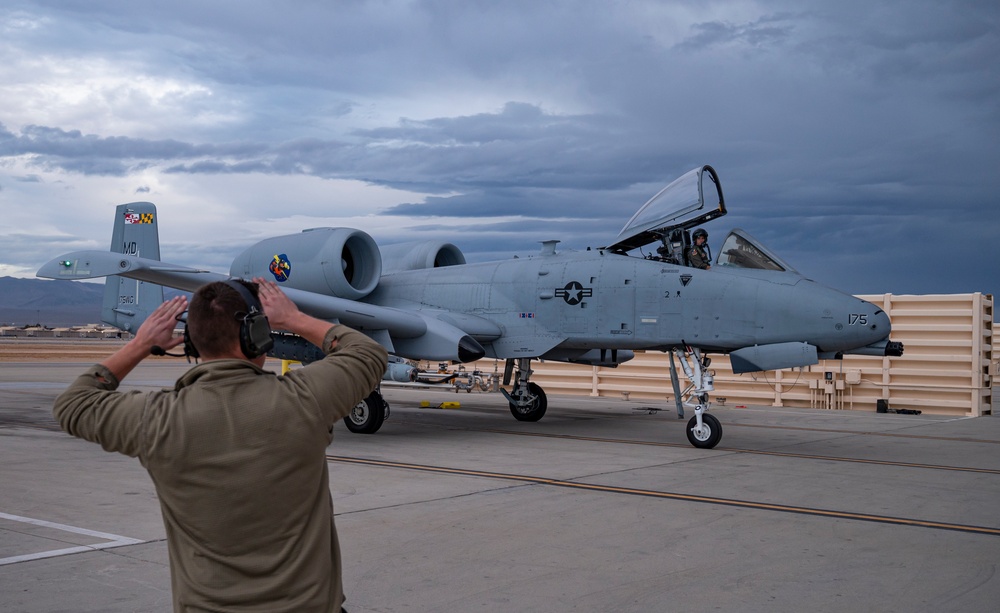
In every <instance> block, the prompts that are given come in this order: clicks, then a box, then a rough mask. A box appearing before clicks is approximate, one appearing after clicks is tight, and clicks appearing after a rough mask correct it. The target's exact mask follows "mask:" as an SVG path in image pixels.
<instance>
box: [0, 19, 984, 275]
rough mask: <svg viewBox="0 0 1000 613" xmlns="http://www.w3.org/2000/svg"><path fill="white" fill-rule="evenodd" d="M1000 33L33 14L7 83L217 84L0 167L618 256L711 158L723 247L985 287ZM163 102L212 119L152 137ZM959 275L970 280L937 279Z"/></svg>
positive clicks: (845, 26)
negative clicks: (153, 177)
mask: <svg viewBox="0 0 1000 613" xmlns="http://www.w3.org/2000/svg"><path fill="white" fill-rule="evenodd" d="M998 15H1000V10H998V9H997V7H996V6H995V4H994V3H987V2H975V1H963V0H958V1H956V2H950V3H939V2H931V1H930V0H905V1H904V0H899V1H896V0H877V1H875V2H870V1H864V2H862V1H860V0H846V1H845V2H838V3H827V2H810V1H806V2H797V1H796V2H791V1H784V0H769V1H767V2H763V3H742V2H724V3H722V4H715V5H705V4H704V3H695V2H648V3H647V2H630V3H608V2H603V1H599V2H561V1H553V2H545V3H538V2H504V3H496V2H468V3H452V2H392V1H390V0H387V1H385V2H346V3H335V4H333V5H324V4H323V3H309V2H297V3H290V4H284V3H281V4H279V3H272V2H262V1H253V2H245V3H238V4H235V3H227V2H219V3H209V4H207V5H206V4H204V3H195V2H188V1H186V0H178V2H173V3H170V4H169V5H156V6H146V5H141V4H135V3H124V2H107V3H92V2H61V3H38V2H20V1H16V0H15V2H13V3H10V4H9V5H8V6H7V8H5V9H0V18H3V17H4V16H6V17H7V19H8V22H7V23H8V25H9V26H10V27H11V28H13V29H10V30H8V31H7V32H5V33H4V35H5V36H4V40H6V41H11V42H7V43H4V44H7V45H9V46H8V47H5V49H7V50H8V52H9V50H11V49H14V50H16V51H17V53H16V54H11V61H10V62H8V63H9V64H10V65H17V61H16V60H21V61H23V58H35V57H52V58H55V59H56V60H59V59H60V58H69V59H73V58H75V57H77V56H80V57H97V58H99V59H102V60H105V61H109V62H110V61H112V60H109V59H108V58H113V59H114V61H121V60H119V58H127V61H126V63H125V64H122V65H124V66H128V67H130V68H134V69H135V71H136V73H137V74H149V75H152V76H153V77H154V79H172V80H176V81H178V82H183V83H193V84H195V85H199V86H201V87H193V88H190V89H184V88H180V89H179V90H178V91H177V92H172V91H171V92H168V93H167V94H163V97H164V99H163V100H160V99H156V100H154V101H153V102H150V101H149V100H147V99H146V98H147V97H148V96H152V95H153V94H147V93H145V92H144V91H143V90H141V89H135V90H128V91H124V92H123V91H119V90H114V91H111V92H110V93H107V92H104V93H103V94H102V96H103V97H100V96H99V97H98V98H99V99H98V100H97V101H96V102H97V104H96V105H95V107H94V108H96V109H103V108H104V107H106V106H107V107H111V108H113V109H114V110H115V112H114V113H113V114H110V113H109V115H113V117H114V118H115V119H118V118H120V117H124V118H127V119H131V120H133V121H138V122H139V123H140V124H141V125H142V126H143V129H145V130H146V132H143V133H142V134H141V135H140V134H137V133H134V132H129V131H128V130H122V131H116V130H115V129H114V128H108V129H104V130H99V129H94V130H91V129H87V130H81V129H80V127H79V125H76V126H74V125H63V123H61V122H50V123H47V122H45V121H42V120H41V119H39V120H30V119H29V120H26V121H20V122H12V121H11V120H10V119H7V118H5V117H4V116H3V115H2V114H0V122H2V124H5V125H6V127H4V126H3V125H0V161H7V162H11V161H12V160H14V159H15V158H16V159H17V160H19V162H20V163H23V164H25V165H27V166H28V167H29V169H30V168H31V167H32V166H33V167H34V168H35V169H36V170H37V171H42V170H44V171H47V172H51V171H53V170H57V169H59V170H64V171H66V172H67V173H77V174H85V175H88V176H91V177H93V176H118V177H120V176H128V175H130V174H132V173H136V172H139V171H141V170H146V171H151V172H154V173H155V172H162V173H168V174H172V175H180V174H184V175H192V176H197V177H198V178H200V179H206V180H207V179H210V178H212V177H213V176H222V175H230V176H231V175H251V174H254V175H256V174H268V175H280V176H286V177H296V176H307V177H320V178H325V179H356V180H361V181H365V182H367V183H370V184H374V185H381V186H387V187H393V188H400V189H408V190H413V191H417V192H421V193H427V194H433V195H432V196H431V197H428V198H426V199H424V200H423V201H411V202H408V203H405V204H398V205H395V206H391V207H388V208H387V209H386V210H384V211H381V214H383V215H389V216H394V217H396V216H406V217H410V218H416V219H418V220H419V219H423V218H426V219H428V220H432V221H431V222H430V223H428V224H422V225H419V228H417V227H416V226H415V228H417V229H415V231H416V232H435V231H436V230H435V228H434V224H433V219H434V218H436V217H441V216H446V217H448V218H450V220H451V223H452V224H453V225H452V226H450V227H451V228H452V231H454V232H455V233H456V234H457V235H459V236H463V237H467V236H469V235H473V236H477V237H478V238H477V239H476V240H473V241H470V242H471V245H469V246H467V247H469V248H470V249H472V250H478V251H481V252H483V253H490V254H492V253H494V252H501V251H502V247H503V245H505V244H506V245H515V244H516V245H521V246H524V247H530V248H531V249H532V250H533V249H534V248H535V246H533V245H532V244H531V243H532V242H533V241H536V240H543V239H541V238H539V236H544V238H560V236H553V233H559V234H562V237H563V238H564V240H566V242H567V243H571V242H572V244H573V245H574V246H577V245H594V244H599V243H600V242H601V241H603V240H604V239H603V238H601V237H602V236H608V235H611V236H613V235H616V234H617V231H618V229H619V228H620V227H621V224H622V223H624V221H625V220H626V219H628V217H629V216H630V215H631V214H632V213H633V212H634V211H635V210H636V208H638V206H640V205H641V204H642V203H643V202H644V201H645V200H646V199H647V198H649V197H650V196H652V195H653V194H654V193H656V191H657V190H658V189H659V188H660V187H662V186H663V185H664V184H665V183H667V182H668V181H670V180H672V179H673V178H675V177H677V176H679V175H680V174H682V173H683V172H685V171H687V170H689V169H690V168H693V167H694V166H697V165H700V164H705V163H707V164H712V165H713V166H715V167H716V169H717V170H718V171H719V173H720V176H721V178H722V183H723V186H724V189H725V191H726V196H727V202H729V204H730V206H729V210H730V214H729V215H728V216H727V217H726V218H723V219H722V220H719V221H715V222H712V223H711V224H710V225H709V228H708V229H709V231H710V232H711V233H712V240H713V242H715V241H719V240H721V239H722V237H723V236H724V234H725V229H728V228H729V227H731V226H742V227H745V228H747V229H748V230H750V231H751V232H752V233H753V234H756V235H758V236H759V237H760V238H761V239H763V240H764V241H765V242H766V243H768V244H769V245H771V246H772V247H773V248H774V249H775V250H776V251H777V252H778V253H779V254H781V255H786V256H787V258H788V259H789V260H790V261H791V263H792V264H793V265H795V266H797V267H799V268H800V269H801V270H803V272H807V273H808V274H810V275H812V276H814V277H816V278H817V279H818V280H828V281H829V282H830V283H831V284H833V285H837V286H839V287H842V288H844V289H847V290H854V291H872V290H877V289H878V288H881V289H883V290H887V291H900V290H901V289H902V290H905V291H969V290H970V289H971V290H986V291H991V290H994V289H995V287H993V286H992V284H995V280H994V279H995V272H994V271H993V268H995V264H994V263H995V262H996V261H998V260H1000V246H998V243H997V241H996V240H993V239H991V238H990V237H991V236H995V234H996V233H998V232H1000V217H998V216H997V215H996V213H994V211H995V206H996V194H997V193H998V191H1000V175H998V173H997V172H996V168H997V166H998V163H1000V147H998V145H997V143H998V142H1000V105H997V104H996V100H997V99H998V98H1000V74H998V71H997V68H996V58H997V57H1000V34H998V33H1000V21H998ZM18 19H20V21H17V20H18ZM15 21H16V22H17V23H14V22H15ZM21 23H37V24H41V25H40V26H38V27H31V28H29V27H14V26H16V25H17V24H21ZM0 25H2V24H0ZM15 34H16V36H15ZM0 53H3V51H0ZM14 56H16V57H14ZM116 65H117V64H116ZM29 69H30V68H25V69H24V70H29ZM168 89H169V88H168ZM122 100H128V101H130V102H135V103H136V104H135V106H133V105H132V104H128V105H126V104H119V103H120V102H121V101H122ZM482 100H488V101H489V103H488V104H484V103H483V102H482ZM470 101H472V102H470ZM411 103H412V109H413V110H412V111H411V110H410V109H411ZM157 105H161V106H166V107H167V108H169V109H173V108H175V107H174V106H172V105H176V108H177V109H180V111H179V113H180V114H184V113H189V114H190V115H191V116H192V117H197V118H198V121H192V122H190V123H185V122H184V121H176V122H175V121H172V120H173V119H174V118H173V117H171V116H170V114H169V113H167V114H165V115H161V116H159V117H158V119H159V120H160V122H161V123H162V127H161V126H160V124H158V123H156V122H145V121H144V119H145V118H144V116H143V113H145V112H147V111H150V110H152V111H156V110H157V109H158V106H157ZM387 107H388V108H391V109H393V113H394V114H392V115H385V114H383V110H384V109H385V108H387ZM0 108H2V107H0ZM418 109H419V110H418ZM428 109H430V110H428ZM484 109H488V110H484ZM567 109H569V110H567ZM81 116H82V117H88V116H89V115H88V114H87V113H85V112H82V113H81ZM164 118H167V119H170V120H171V121H163V119H164ZM219 118H221V119H219ZM22 125H24V126H27V127H22ZM36 170H31V171H30V172H31V173H34V172H36ZM19 172H20V171H19ZM24 174H26V173H23V172H22V173H21V175H20V176H24ZM7 183H8V185H14V184H13V183H11V182H10V180H8V181H7ZM142 184H143V185H145V179H144V180H143V183H142ZM9 191H13V188H12V189H11V190H9ZM411 200H412V199H411ZM246 214H247V215H248V216H253V215H259V216H261V217H266V216H267V215H268V214H269V213H268V212H267V211H257V212H253V211H247V212H246ZM484 217H492V218H496V217H504V218H505V221H503V222H502V223H500V224H494V223H492V222H491V223H485V224H484V223H481V222H479V219H480V218H484ZM518 217H520V218H523V219H522V220H521V221H519V220H518V219H517V218H518ZM465 220H467V222H466V221H465ZM569 220H572V221H569ZM550 228H551V231H548V229H550ZM565 237H571V238H572V239H573V240H572V241H571V240H569V239H565ZM576 239H579V240H580V242H579V243H578V242H576ZM945 254H947V255H945ZM470 259H471V258H470ZM944 261H952V262H958V263H960V264H959V265H956V270H955V272H954V274H950V275H947V274H944V275H942V274H926V273H927V272H929V271H939V270H940V266H941V265H940V263H941V262H944ZM984 286H987V287H984Z"/></svg>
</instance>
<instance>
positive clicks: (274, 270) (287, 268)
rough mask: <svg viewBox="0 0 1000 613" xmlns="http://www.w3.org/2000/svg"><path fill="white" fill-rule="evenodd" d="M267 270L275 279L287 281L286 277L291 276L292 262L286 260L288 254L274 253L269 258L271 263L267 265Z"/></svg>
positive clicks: (280, 281)
mask: <svg viewBox="0 0 1000 613" xmlns="http://www.w3.org/2000/svg"><path fill="white" fill-rule="evenodd" d="M268 270H270V271H271V274H272V275H274V280H275V281H277V282H278V283H284V282H285V281H288V277H290V276H292V263H291V262H289V261H288V256H287V255H285V254H284V253H281V254H276V255H275V256H274V257H273V258H271V265H270V266H268Z"/></svg>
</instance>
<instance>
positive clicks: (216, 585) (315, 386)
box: [53, 279, 386, 613]
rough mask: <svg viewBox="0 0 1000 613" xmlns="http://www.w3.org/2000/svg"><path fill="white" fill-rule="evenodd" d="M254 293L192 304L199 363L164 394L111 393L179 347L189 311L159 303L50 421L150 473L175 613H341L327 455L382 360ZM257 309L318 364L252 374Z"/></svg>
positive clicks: (209, 293)
mask: <svg viewBox="0 0 1000 613" xmlns="http://www.w3.org/2000/svg"><path fill="white" fill-rule="evenodd" d="M255 281H256V285H254V284H250V283H243V282H236V281H232V282H215V283H209V284H207V285H204V286H202V287H201V288H199V289H198V290H197V291H196V292H195V293H194V295H193V297H192V299H191V305H190V309H188V318H187V325H188V328H187V331H188V332H189V337H190V344H191V345H193V346H194V348H195V349H196V350H197V351H198V353H200V355H201V358H202V360H203V361H202V363H200V364H197V365H196V366H194V367H193V368H191V369H190V370H188V371H187V372H186V373H185V374H184V375H183V376H181V378H180V379H178V380H177V382H176V384H175V385H174V387H173V389H165V390H161V391H154V392H140V391H129V392H124V393H122V392H118V391H116V389H117V388H118V385H119V383H120V382H121V380H122V379H123V378H124V377H125V376H126V375H127V374H128V373H129V372H130V371H131V370H132V369H133V368H135V366H137V365H138V364H139V363H140V362H141V361H142V360H143V359H145V358H146V357H147V356H148V355H150V351H151V349H152V348H153V347H154V346H158V347H160V348H162V349H166V350H169V349H171V348H173V347H176V346H177V345H179V344H180V343H181V342H182V339H180V338H175V337H173V330H174V326H175V325H176V318H177V317H178V316H179V315H181V314H182V313H183V311H184V310H185V309H187V308H188V306H187V299H186V298H185V297H183V296H178V297H176V298H173V299H172V300H170V301H167V302H164V303H163V304H162V305H160V306H159V307H158V308H157V309H156V310H155V311H154V312H153V313H152V314H151V315H150V316H149V318H148V319H147V320H146V321H145V322H144V323H143V324H142V326H140V328H139V330H138V331H137V332H136V335H135V337H134V338H133V339H132V340H130V341H129V342H128V343H127V344H126V345H125V346H124V347H122V348H121V349H120V350H118V351H117V352H115V353H114V354H113V355H111V356H110V357H108V358H107V359H106V360H104V361H103V362H101V363H100V364H96V365H94V366H92V367H90V368H89V369H88V370H87V371H86V372H85V373H84V374H83V375H81V376H80V377H78V378H77V379H76V380H75V381H74V382H73V383H72V384H71V385H70V387H69V388H68V389H67V390H66V391H65V392H63V393H62V394H61V395H60V396H59V398H58V399H57V400H56V403H55V406H54V408H53V412H54V414H55V417H56V419H57V420H58V421H59V423H60V425H61V426H62V428H63V429H64V430H65V431H66V432H68V433H70V434H72V435H74V436H77V437H79V438H82V439H86V440H88V441H92V442H95V443H99V444H100V445H101V446H102V447H103V448H104V449H105V450H107V451H117V452H119V453H123V454H125V455H128V456H132V457H137V458H139V461H140V462H141V463H142V465H143V466H144V467H145V468H146V470H147V471H148V472H149V475H150V477H151V478H152V480H153V483H154V485H155V486H156V492H157V495H158V497H159V500H160V508H161V511H162V514H163V522H164V525H165V527H166V532H167V547H168V550H169V554H170V575H171V585H172V590H173V603H174V610H175V611H242V610H254V611H265V610H266V611H296V612H301V611H317V612H318V611H322V612H324V613H326V612H334V611H341V610H342V604H343V601H344V596H343V587H342V583H341V558H340V547H339V544H338V540H337V532H336V527H335V526H334V523H333V503H332V500H331V495H330V484H329V474H328V470H327V463H326V458H325V453H326V448H327V446H328V445H329V444H330V442H331V441H332V439H333V433H332V432H333V430H332V429H333V425H334V423H335V422H336V421H337V420H339V419H341V418H343V417H344V416H345V415H347V414H348V412H349V411H350V410H351V409H352V408H353V407H354V406H355V405H356V404H357V403H358V402H359V401H360V400H361V399H363V398H364V397H365V396H367V395H368V394H369V393H370V392H371V391H372V390H373V389H374V388H375V386H376V385H377V384H378V382H379V380H380V379H381V377H382V373H384V372H385V368H386V351H385V349H383V348H382V346H381V345H379V344H377V343H375V342H374V341H372V340H371V339H369V338H368V337H367V336H365V335H363V334H361V333H360V332H357V331H355V330H352V329H350V328H348V327H346V326H342V325H336V324H335V325H331V324H330V323H329V322H326V321H322V320H319V319H316V318H314V317H310V316H309V315H306V314H304V313H302V312H301V311H299V309H298V307H296V306H295V304H294V303H293V302H292V301H291V300H290V299H289V298H288V297H287V296H285V294H284V293H283V292H282V291H281V290H280V289H279V288H278V286H277V284H275V283H274V282H268V281H264V280H263V279H256V280H255ZM233 283H243V285H242V287H243V289H245V290H247V291H246V293H243V292H241V291H238V288H234V286H233V285H232V284H233ZM258 288H259V293H258ZM254 303H256V304H254ZM260 311H263V314H264V315H266V316H267V318H268V320H269V321H270V325H271V326H274V327H275V328H280V329H284V330H288V331H290V332H293V333H296V334H298V335H300V336H302V337H304V338H305V339H307V340H309V341H310V342H312V343H313V344H315V345H317V346H318V347H320V348H322V349H323V351H324V353H326V357H325V358H324V359H322V360H319V361H316V362H313V363H312V364H309V365H308V366H305V367H303V368H300V369H296V370H293V371H291V372H289V373H288V374H287V375H284V376H278V375H276V374H274V373H272V372H269V371H266V370H264V369H263V368H262V367H263V365H264V360H265V358H266V356H265V355H256V354H255V351H256V350H259V349H260V347H259V346H257V345H259V344H260V342H259V340H260V339H259V338H258V339H256V340H255V339H254V338H252V337H253V336H254V335H256V336H258V337H259V336H260V328H259V327H258V326H259V323H260V322H259V321H258V320H255V319H254V317H260V316H261V315H262V314H261V313H260ZM249 324H252V325H249ZM264 325H265V328H264V333H263V334H264V338H265V340H266V339H269V338H270V329H269V328H267V327H266V321H265V323H264ZM248 336H249V337H251V338H247V337H248Z"/></svg>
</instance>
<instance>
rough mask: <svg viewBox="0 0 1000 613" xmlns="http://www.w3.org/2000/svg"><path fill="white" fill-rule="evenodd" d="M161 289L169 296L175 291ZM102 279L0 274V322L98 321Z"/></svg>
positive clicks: (66, 323)
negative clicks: (52, 278) (74, 279)
mask: <svg viewBox="0 0 1000 613" xmlns="http://www.w3.org/2000/svg"><path fill="white" fill-rule="evenodd" d="M178 293H179V292H177V291H176V290H171V289H165V290H164V295H165V296H166V297H167V298H169V297H171V296H174V295H176V294H178ZM103 300H104V284H103V283H83V282H81V281H52V280H48V279H18V278H14V277H0V325H4V326H9V325H15V326H24V325H34V324H42V325H44V326H49V327H63V326H79V325H84V324H96V323H100V321H101V302H102V301H103Z"/></svg>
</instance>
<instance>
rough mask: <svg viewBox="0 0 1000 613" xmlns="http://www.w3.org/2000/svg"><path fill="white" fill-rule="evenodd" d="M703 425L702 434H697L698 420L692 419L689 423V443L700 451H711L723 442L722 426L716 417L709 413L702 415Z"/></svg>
mask: <svg viewBox="0 0 1000 613" xmlns="http://www.w3.org/2000/svg"><path fill="white" fill-rule="evenodd" d="M701 423H702V425H703V429H702V431H701V432H697V433H696V432H695V428H696V427H697V426H698V418H697V417H692V418H691V419H690V420H689V421H688V425H687V436H688V442H689V443H691V444H692V445H694V446H695V447H697V448H698V449H711V448H713V447H715V446H716V445H718V444H719V441H721V440H722V424H721V423H720V422H719V420H718V419H716V418H715V415H710V414H708V413H702V415H701Z"/></svg>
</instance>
